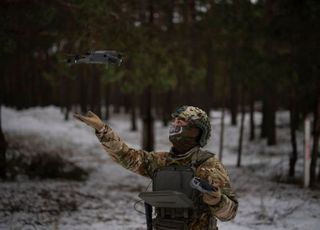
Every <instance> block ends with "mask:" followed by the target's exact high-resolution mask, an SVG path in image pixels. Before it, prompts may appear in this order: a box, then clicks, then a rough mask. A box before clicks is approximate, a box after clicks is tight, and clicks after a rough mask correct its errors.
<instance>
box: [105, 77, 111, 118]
mask: <svg viewBox="0 0 320 230" xmlns="http://www.w3.org/2000/svg"><path fill="white" fill-rule="evenodd" d="M104 89H105V93H104V100H105V102H104V105H105V107H106V110H105V114H104V119H105V120H106V121H107V120H109V119H110V89H111V87H110V85H109V83H106V85H105V87H104Z"/></svg>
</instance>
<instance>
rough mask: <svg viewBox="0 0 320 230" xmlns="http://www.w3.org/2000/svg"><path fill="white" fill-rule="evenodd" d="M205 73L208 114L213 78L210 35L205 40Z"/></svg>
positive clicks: (206, 109)
mask: <svg viewBox="0 0 320 230" xmlns="http://www.w3.org/2000/svg"><path fill="white" fill-rule="evenodd" d="M207 43H208V45H207V74H206V100H205V102H206V103H205V111H206V112H207V114H208V115H210V109H211V107H212V100H213V89H214V86H213V84H214V78H213V64H214V62H213V44H212V40H211V37H210V38H209V39H208V41H207Z"/></svg>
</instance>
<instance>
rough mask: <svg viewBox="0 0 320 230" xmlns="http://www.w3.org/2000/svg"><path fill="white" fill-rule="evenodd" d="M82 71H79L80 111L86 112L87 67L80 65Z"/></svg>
mask: <svg viewBox="0 0 320 230" xmlns="http://www.w3.org/2000/svg"><path fill="white" fill-rule="evenodd" d="M82 68H83V69H82V71H81V73H80V81H79V83H80V108H81V112H82V113H86V112H87V87H88V85H87V81H86V80H87V74H86V72H87V69H86V68H84V67H82Z"/></svg>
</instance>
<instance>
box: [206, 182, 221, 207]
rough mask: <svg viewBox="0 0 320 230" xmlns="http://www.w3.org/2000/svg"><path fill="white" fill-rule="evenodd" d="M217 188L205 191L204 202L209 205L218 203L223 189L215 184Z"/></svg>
mask: <svg viewBox="0 0 320 230" xmlns="http://www.w3.org/2000/svg"><path fill="white" fill-rule="evenodd" d="M215 188H216V190H215V191H213V192H211V193H203V197H202V199H203V202H205V203H206V204H208V205H216V204H218V203H219V201H220V200H221V190H220V188H219V187H218V186H215Z"/></svg>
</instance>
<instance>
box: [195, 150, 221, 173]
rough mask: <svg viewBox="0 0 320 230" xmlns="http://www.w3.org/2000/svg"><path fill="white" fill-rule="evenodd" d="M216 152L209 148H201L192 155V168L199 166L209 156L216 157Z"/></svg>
mask: <svg viewBox="0 0 320 230" xmlns="http://www.w3.org/2000/svg"><path fill="white" fill-rule="evenodd" d="M214 156H215V154H214V153H211V152H209V151H207V150H202V149H199V151H198V152H197V153H196V154H194V155H193V156H192V161H191V166H192V168H194V169H196V168H198V167H199V166H200V165H201V164H202V163H204V162H206V161H207V160H208V159H209V158H211V157H214Z"/></svg>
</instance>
